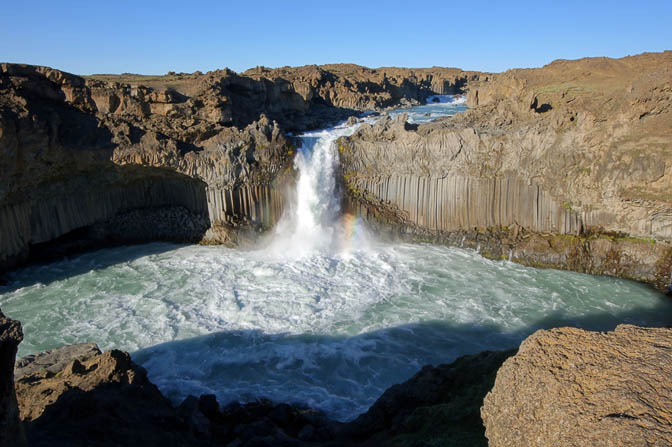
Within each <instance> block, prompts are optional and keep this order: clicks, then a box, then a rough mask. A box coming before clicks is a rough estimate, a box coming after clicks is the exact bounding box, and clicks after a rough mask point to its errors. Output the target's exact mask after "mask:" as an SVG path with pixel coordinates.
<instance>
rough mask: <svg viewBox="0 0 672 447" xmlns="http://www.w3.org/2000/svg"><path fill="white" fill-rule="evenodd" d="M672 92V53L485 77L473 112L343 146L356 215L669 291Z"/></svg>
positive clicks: (369, 128)
mask: <svg viewBox="0 0 672 447" xmlns="http://www.w3.org/2000/svg"><path fill="white" fill-rule="evenodd" d="M671 85H672V53H671V52H665V53H658V54H643V55H639V56H634V57H628V58H623V59H618V60H613V59H606V58H594V59H582V60H578V61H556V62H553V63H552V64H549V65H548V66H546V67H543V68H539V69H529V70H511V71H508V72H506V73H503V74H498V75H492V76H487V77H484V76H482V77H481V78H480V79H479V80H476V81H474V82H472V83H470V84H469V86H468V88H469V93H468V104H469V105H470V109H469V110H468V111H466V112H464V113H462V114H458V115H456V116H453V117H449V118H444V119H440V120H437V121H434V122H432V123H429V124H423V125H419V126H417V125H411V124H408V123H407V122H406V118H405V117H403V116H399V117H397V118H396V119H393V118H390V117H388V118H387V119H383V120H380V121H378V122H377V123H376V124H374V125H365V126H362V127H361V128H360V129H359V130H358V131H357V132H356V133H355V134H354V135H352V136H351V137H347V138H342V139H340V140H339V153H340V158H341V171H342V177H343V181H344V183H345V184H346V186H347V188H346V189H347V190H348V191H349V194H348V197H349V200H348V201H349V208H350V210H351V211H352V212H354V213H358V214H360V215H362V216H364V217H365V218H367V219H369V220H370V221H371V222H372V225H374V226H377V227H378V228H379V229H380V230H381V231H382V230H388V231H391V232H392V233H394V234H397V235H406V237H411V238H416V239H424V240H437V241H445V242H448V243H453V244H455V243H457V244H462V245H465V246H469V247H474V248H476V247H479V248H480V250H481V251H482V253H483V254H485V255H486V256H489V257H492V258H497V259H500V258H510V259H512V260H514V261H517V262H521V263H524V264H528V265H535V266H545V267H555V268H566V269H572V270H577V271H582V272H588V273H595V274H606V275H615V276H622V277H627V278H632V279H637V280H641V281H646V282H650V283H654V284H656V285H658V286H659V287H661V288H664V287H666V286H667V285H668V284H669V273H670V271H671V270H672V264H671V263H670V260H671V259H672V245H671V241H672V233H671V232H670V229H671V228H672V208H671V207H672V198H671V197H670V196H669V194H668V192H669V190H670V187H671V186H672V184H671V182H672V152H670V150H669V141H670V139H671V138H672V110H671V109H670V104H672V87H671Z"/></svg>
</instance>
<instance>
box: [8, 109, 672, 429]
mask: <svg viewBox="0 0 672 447" xmlns="http://www.w3.org/2000/svg"><path fill="white" fill-rule="evenodd" d="M441 100H442V101H443V102H441V103H439V104H430V105H426V106H421V107H416V108H412V109H406V110H404V111H403V112H410V115H409V119H410V120H411V121H413V122H423V121H428V120H431V119H433V118H436V117H438V116H448V115H451V114H455V113H457V112H459V111H460V110H463V109H464V106H463V105H462V104H461V103H460V102H459V101H455V100H454V98H441ZM393 113H400V112H393ZM427 114H429V115H430V116H427ZM370 120H371V119H370V118H369V119H368V121H370ZM353 131H354V127H352V126H344V125H342V126H336V127H334V128H331V129H325V130H322V131H317V132H311V133H309V134H307V135H305V136H304V144H303V147H302V148H301V151H300V152H299V154H297V157H296V161H295V165H296V169H297V171H299V179H298V181H297V187H296V190H295V193H294V195H293V196H291V197H290V198H289V199H288V206H287V211H286V214H285V215H284V216H283V218H282V220H281V221H280V222H279V224H278V225H277V228H276V231H275V233H274V234H273V235H271V237H270V240H268V241H266V242H264V243H263V244H261V245H260V247H259V249H257V250H250V251H242V250H232V249H227V248H224V247H206V246H180V245H174V244H166V243H154V244H145V245H137V246H131V247H119V248H114V249H106V250H100V251H96V252H91V253H87V254H84V255H81V256H79V257H76V258H73V259H69V260H66V261H61V262H56V263H52V264H49V265H43V266H32V267H28V268H25V269H22V270H18V271H15V272H13V273H12V274H11V275H10V277H9V280H10V282H9V284H8V285H6V286H2V287H0V308H2V310H3V312H4V313H5V314H7V315H9V316H11V317H12V318H15V319H18V320H20V321H21V322H22V323H23V327H24V333H25V340H24V342H23V343H22V344H21V345H20V347H19V355H25V354H28V353H33V352H39V351H43V350H46V349H50V348H54V347H57V346H61V345H64V344H71V343H79V342H95V343H98V344H99V346H100V347H101V348H103V349H111V348H118V349H123V350H126V351H130V352H132V355H133V358H134V359H135V361H137V362H139V363H140V364H142V365H143V366H145V367H146V368H147V370H148V372H149V377H150V379H151V380H152V381H153V382H154V383H155V384H157V385H158V386H159V388H160V389H161V390H162V391H163V392H164V393H165V394H166V395H167V396H168V397H170V398H171V399H172V400H173V401H174V402H175V403H179V402H180V401H181V400H182V399H184V397H186V396H187V395H189V394H194V395H200V394H204V393H213V394H216V395H217V396H218V398H219V401H220V402H221V403H227V402H229V401H233V400H244V401H245V400H248V401H249V400H254V399H258V398H261V397H267V398H270V399H273V400H275V401H283V402H293V403H302V404H307V405H310V406H312V407H316V408H320V409H322V410H324V411H325V412H327V414H328V415H329V416H331V417H333V418H337V419H340V420H348V419H352V418H353V417H355V416H357V415H358V414H359V413H361V412H363V411H365V410H366V409H367V408H368V407H369V406H370V405H371V404H372V403H373V402H374V401H375V399H376V398H378V397H379V396H380V394H381V393H382V392H383V391H384V390H385V389H387V388H388V387H389V386H391V385H393V384H395V383H399V382H401V381H404V380H406V379H408V378H409V377H411V376H412V375H413V374H415V373H416V372H417V371H418V370H419V368H420V367H421V366H423V365H426V364H438V363H447V362H451V361H452V360H454V359H455V358H457V357H458V356H460V355H464V354H468V353H476V352H480V351H483V350H486V349H504V348H510V347H515V346H517V345H518V344H519V343H520V341H521V340H522V339H523V338H525V337H526V336H527V335H529V334H531V333H532V332H533V331H534V330H536V329H538V328H550V327H557V326H566V325H570V326H578V327H584V328H588V329H599V330H608V329H613V328H614V327H615V326H616V325H617V324H619V323H624V322H625V323H633V324H639V325H651V326H663V325H669V324H671V323H672V303H671V302H670V301H669V300H668V299H666V298H665V297H663V296H662V295H660V294H658V293H657V292H655V291H654V290H652V289H651V288H649V287H647V286H644V285H642V284H638V283H635V282H631V281H625V280H618V279H613V278H604V277H596V276H588V275H582V274H577V273H572V272H564V271H556V270H538V269H533V268H527V267H523V266H520V265H516V264H513V263H510V262H506V261H497V262H495V261H490V260H487V259H485V258H483V257H481V256H480V255H478V253H476V252H474V251H470V250H463V249H460V248H454V247H453V248H451V247H443V246H433V245H428V244H420V245H417V244H416V245H414V244H396V245H388V244H382V243H379V242H376V237H375V235H372V234H370V232H369V231H367V229H366V227H365V226H364V225H363V224H362V222H361V221H359V220H358V219H355V218H352V217H347V216H345V217H344V216H341V213H340V209H339V206H340V200H338V191H337V185H336V182H335V181H334V172H335V168H336V167H337V162H338V157H337V156H336V153H335V147H334V144H333V142H334V141H335V139H336V138H337V137H338V136H340V135H346V134H349V133H352V132H353Z"/></svg>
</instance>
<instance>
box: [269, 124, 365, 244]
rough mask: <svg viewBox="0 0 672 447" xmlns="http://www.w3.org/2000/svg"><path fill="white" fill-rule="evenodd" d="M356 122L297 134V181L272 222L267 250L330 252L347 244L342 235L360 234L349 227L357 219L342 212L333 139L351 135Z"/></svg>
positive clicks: (335, 149) (345, 236)
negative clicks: (285, 205)
mask: <svg viewBox="0 0 672 447" xmlns="http://www.w3.org/2000/svg"><path fill="white" fill-rule="evenodd" d="M358 126H359V123H357V124H354V125H352V124H351V125H348V124H342V125H338V126H335V127H332V128H329V129H325V130H320V131H315V132H309V133H305V134H303V135H300V136H299V138H300V139H301V143H302V146H301V148H300V149H299V151H298V153H297V155H296V158H295V159H294V168H295V169H296V170H297V171H298V174H299V176H298V181H297V184H296V189H295V191H294V192H293V197H290V200H289V201H288V206H287V207H286V210H285V213H284V214H283V216H282V218H281V219H280V221H279V222H278V225H277V226H276V229H275V234H274V239H273V242H272V243H271V245H270V247H269V248H270V250H271V251H273V252H275V253H276V254H280V255H283V256H291V257H297V256H299V257H300V256H304V255H308V254H311V253H316V252H320V253H324V252H334V251H337V250H339V249H340V248H343V247H345V246H347V245H348V242H349V241H348V240H345V239H350V238H352V237H355V236H358V235H359V236H361V233H362V230H361V229H359V231H356V232H354V231H353V228H352V227H353V225H359V226H361V223H358V222H356V221H355V219H353V218H351V217H350V218H345V219H344V218H343V216H342V213H341V206H340V202H341V192H340V191H339V185H338V184H337V182H336V173H337V169H338V149H337V147H336V140H337V139H338V138H340V137H342V136H347V135H352V134H353V133H354V132H355V130H356V129H357V127H358Z"/></svg>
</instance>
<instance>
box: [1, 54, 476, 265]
mask: <svg viewBox="0 0 672 447" xmlns="http://www.w3.org/2000/svg"><path fill="white" fill-rule="evenodd" d="M477 78H478V74H475V73H465V72H462V71H461V70H457V69H440V68H436V69H422V70H417V71H413V70H406V69H380V70H370V69H366V68H364V67H358V66H338V65H337V66H327V67H317V66H309V67H299V68H293V69H290V68H285V69H277V70H268V69H265V68H263V67H259V68H257V69H254V70H251V71H249V72H248V73H245V74H242V75H238V74H236V73H234V72H232V71H230V70H219V71H214V72H210V73H207V74H192V75H184V74H180V75H172V74H171V75H168V76H161V77H148V76H136V75H118V76H114V75H98V76H91V77H88V78H83V77H79V76H75V75H71V74H68V73H64V72H61V71H58V70H54V69H50V68H46V67H35V66H26V65H17V64H1V65H0V179H2V182H0V269H4V268H8V267H11V266H14V265H17V263H19V262H21V261H22V260H25V259H26V258H27V257H28V256H30V254H31V253H32V254H35V253H47V252H49V250H51V251H53V248H54V247H53V246H59V247H64V246H69V247H75V246H83V247H86V246H91V245H92V244H93V245H95V244H97V243H98V242H100V241H110V240H113V241H143V240H151V239H168V240H178V241H205V242H211V243H228V244H234V245H235V244H237V243H238V242H239V234H240V231H239V230H240V229H244V230H246V231H248V230H249V231H252V230H258V229H264V228H269V227H270V226H272V225H273V224H274V223H275V222H276V221H277V220H278V218H279V217H280V215H281V213H282V209H283V202H284V197H285V191H284V189H285V187H284V185H285V184H286V183H287V181H288V180H289V179H291V174H292V172H291V168H290V166H291V158H292V155H293V153H294V148H293V145H292V143H291V141H290V140H288V139H287V138H286V137H285V132H286V131H290V130H291V131H295V130H302V129H307V128H313V127H318V126H325V125H327V124H328V123H330V122H334V121H335V120H339V119H343V118H345V117H347V116H350V115H353V114H356V113H358V112H359V111H360V110H364V109H371V108H382V107H387V106H391V105H395V104H400V103H403V102H405V103H418V102H421V101H422V100H423V99H424V98H425V97H426V96H427V95H430V94H434V93H444V92H447V91H459V90H461V89H462V87H463V86H464V85H465V84H466V82H467V81H468V80H473V79H477ZM54 240H58V244H54V243H51V241H54ZM66 240H67V243H68V244H69V245H67V244H65V242H66ZM45 247H46V248H45ZM64 251H65V252H67V247H66V249H65V250H64ZM56 252H59V251H58V250H56ZM61 252H63V250H61Z"/></svg>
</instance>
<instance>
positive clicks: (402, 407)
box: [0, 316, 672, 446]
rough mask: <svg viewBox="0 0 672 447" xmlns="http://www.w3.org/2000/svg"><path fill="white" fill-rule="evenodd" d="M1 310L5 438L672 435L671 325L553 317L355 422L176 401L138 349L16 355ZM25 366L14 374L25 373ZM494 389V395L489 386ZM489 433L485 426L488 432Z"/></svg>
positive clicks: (259, 406) (404, 442)
mask: <svg viewBox="0 0 672 447" xmlns="http://www.w3.org/2000/svg"><path fill="white" fill-rule="evenodd" d="M21 339H22V333H21V325H20V323H18V322H16V321H13V320H10V319H7V318H5V317H4V316H0V353H2V356H3V364H2V370H1V371H0V374H2V376H3V377H4V378H5V379H6V380H3V384H5V389H4V391H3V393H2V396H0V397H1V399H0V421H1V424H0V429H1V430H2V431H1V432H0V445H2V446H10V445H11V446H21V445H26V439H27V442H28V443H29V445H31V446H56V445H59V446H60V445H72V446H79V445H82V446H84V445H86V446H91V445H96V446H108V445H110V446H111V445H159V444H160V445H168V446H191V445H206V446H207V445H230V446H246V445H254V446H262V445H268V446H271V445H272V446H281V445H286V446H303V445H305V446H309V445H311V446H338V445H359V446H374V445H383V444H384V445H393V446H415V445H446V444H447V445H456V446H460V445H464V446H478V445H483V446H485V445H490V446H508V445H521V444H523V445H530V446H544V445H568V446H570V445H595V446H600V445H605V446H606V445H667V444H669V443H670V442H671V441H672V420H670V418H669V415H668V414H667V408H669V406H670V402H669V398H670V396H672V392H671V390H670V389H669V388H670V381H669V376H670V371H669V365H670V364H672V362H671V361H672V358H670V348H671V347H672V330H670V329H647V328H639V327H635V326H629V325H624V326H619V327H618V328H617V329H616V330H615V331H613V332H607V333H599V332H589V331H584V330H580V329H573V328H561V329H553V330H549V331H546V330H542V331H538V332H536V333H535V334H533V335H531V336H530V337H528V338H527V339H526V340H525V341H524V342H523V343H522V345H521V347H520V349H519V350H518V352H517V353H516V351H515V350H512V351H504V352H483V353H480V354H477V355H470V356H464V357H461V358H459V359H457V360H455V361H454V362H453V363H451V364H446V365H439V366H425V367H424V368H422V369H421V370H420V371H419V372H418V373H417V374H416V375H415V376H414V377H412V378H411V379H409V380H408V381H406V382H404V383H402V384H399V385H394V386H393V387H391V388H390V389H388V390H387V391H386V392H385V393H384V394H383V395H382V396H381V397H380V398H379V399H378V400H377V401H376V403H375V404H374V405H373V406H372V407H371V408H370V409H369V410H368V411H367V412H366V413H364V414H362V415H360V416H359V417H357V418H356V419H354V420H353V421H352V422H348V423H341V422H335V421H331V420H329V418H327V417H326V416H325V415H324V414H322V413H320V412H319V411H316V410H313V409H310V408H306V407H301V406H297V405H288V404H284V403H276V402H270V401H267V400H263V399H262V400H259V401H257V402H254V403H247V404H239V403H236V402H233V403H226V405H224V406H223V407H222V406H220V403H218V402H217V400H216V398H215V396H212V395H203V396H200V397H195V396H190V397H188V398H187V399H185V400H184V401H183V402H182V403H181V404H180V405H179V406H177V407H175V406H173V405H172V404H171V403H170V401H168V400H167V399H166V398H164V397H163V396H162V394H161V392H160V391H159V390H158V389H157V388H156V386H154V385H153V384H152V383H151V382H150V381H149V380H148V379H147V373H146V371H145V370H144V369H143V368H142V367H140V366H138V365H136V364H135V363H133V361H132V360H131V358H130V356H129V355H128V354H127V353H124V352H121V351H117V350H111V351H107V352H104V353H103V352H101V351H100V350H99V349H98V348H97V347H96V345H92V344H80V345H72V346H65V347H62V348H58V349H55V350H52V351H47V352H45V353H41V354H37V355H31V356H28V357H24V358H22V359H19V360H18V361H17V362H16V365H14V355H15V353H16V347H17V346H18V344H19V343H20V341H21ZM14 380H15V381H16V385H14ZM486 394H487V396H486ZM486 435H487V439H486Z"/></svg>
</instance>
